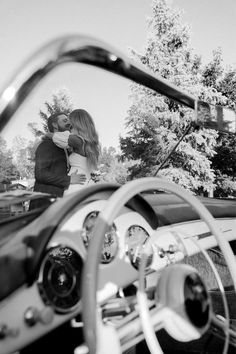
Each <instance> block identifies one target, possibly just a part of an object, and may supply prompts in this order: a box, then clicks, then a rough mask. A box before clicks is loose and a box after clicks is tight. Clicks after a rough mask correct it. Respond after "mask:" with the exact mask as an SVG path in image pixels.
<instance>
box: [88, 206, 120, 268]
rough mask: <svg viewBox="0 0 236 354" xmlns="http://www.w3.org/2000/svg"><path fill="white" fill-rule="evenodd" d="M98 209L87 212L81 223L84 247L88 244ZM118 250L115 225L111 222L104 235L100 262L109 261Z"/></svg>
mask: <svg viewBox="0 0 236 354" xmlns="http://www.w3.org/2000/svg"><path fill="white" fill-rule="evenodd" d="M98 214H99V211H93V212H91V213H90V214H88V215H87V216H86V218H85V220H84V223H83V229H82V238H83V242H84V245H85V247H86V248H87V247H88V246H89V242H90V240H91V237H92V235H93V229H94V225H95V223H96V220H97V217H98ZM117 251H118V237H117V232H116V226H115V224H114V223H113V224H112V226H111V227H110V228H109V230H108V231H107V232H106V233H105V235H104V242H103V247H102V254H101V263H110V262H111V261H112V260H113V259H114V258H115V256H116V254H117Z"/></svg>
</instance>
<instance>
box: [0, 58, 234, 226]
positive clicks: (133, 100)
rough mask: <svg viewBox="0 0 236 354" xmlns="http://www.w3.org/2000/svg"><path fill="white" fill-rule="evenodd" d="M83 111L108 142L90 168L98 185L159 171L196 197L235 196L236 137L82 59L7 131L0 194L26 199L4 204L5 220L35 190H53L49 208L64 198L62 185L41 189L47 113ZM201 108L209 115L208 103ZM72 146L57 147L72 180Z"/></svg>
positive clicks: (45, 85) (41, 91)
mask: <svg viewBox="0 0 236 354" xmlns="http://www.w3.org/2000/svg"><path fill="white" fill-rule="evenodd" d="M72 78H73V79H72ZM98 88H99V89H98ZM108 103H109V104H108ZM111 104H112V107H113V109H111ZM78 109H79V110H80V109H81V110H84V111H86V112H87V113H88V114H89V115H90V117H92V120H93V122H94V128H95V130H96V132H97V136H98V141H99V143H100V146H101V151H100V153H99V154H100V155H99V159H98V163H97V165H96V167H94V168H91V169H90V170H89V172H90V173H91V174H92V179H93V182H94V183H102V182H117V183H119V184H124V183H126V181H128V180H131V179H135V178H140V177H144V176H154V175H155V176H164V177H165V178H167V179H169V180H171V181H173V182H175V183H178V184H180V185H181V186H183V187H184V188H187V189H188V190H190V191H191V192H192V193H194V194H197V195H204V196H211V197H213V196H215V197H231V198H232V197H234V196H235V188H234V187H235V182H234V176H235V163H234V162H235V135H233V134H228V133H226V132H219V131H217V130H215V129H208V127H201V126H199V125H198V124H193V122H194V121H196V113H195V112H194V110H193V109H191V108H188V107H186V106H184V105H180V104H179V103H177V102H176V101H175V100H172V99H169V98H167V97H166V96H165V95H160V94H159V93H155V92H154V91H153V90H150V89H147V88H145V87H143V86H141V85H137V84H135V83H133V82H132V81H130V80H127V79H126V78H122V77H120V76H117V75H114V74H111V73H109V72H106V71H104V70H101V69H99V68H95V67H91V66H87V65H83V64H79V65H78V64H68V65H64V66H62V67H60V68H58V69H56V70H55V71H53V72H52V73H50V74H49V75H48V76H46V77H45V78H44V79H43V80H42V81H41V83H40V85H39V86H38V87H36V88H35V89H34V90H33V91H32V92H30V94H29V95H28V97H27V100H26V101H25V102H24V104H23V105H22V106H21V107H20V109H18V110H17V111H16V112H15V114H14V115H13V116H12V118H11V119H10V121H9V122H8V124H7V125H6V126H5V128H4V129H3V131H2V132H1V140H0V143H1V181H0V187H1V193H4V194H2V196H4V195H5V193H6V192H8V198H7V199H8V200H9V193H10V194H11V195H12V196H13V197H14V198H15V197H16V196H17V197H18V198H20V201H19V202H17V200H16V201H15V202H14V204H13V203H11V204H12V205H10V206H9V205H5V204H7V203H5V202H4V203H2V205H1V206H0V208H1V219H4V218H5V217H6V216H8V217H9V216H15V215H19V214H21V213H24V212H27V211H29V209H30V208H29V205H30V202H29V199H31V198H32V196H31V195H30V192H32V191H36V192H43V193H46V194H47V195H48V196H47V197H45V196H44V198H45V199H48V198H49V197H50V198H51V197H53V199H50V202H48V204H47V205H49V204H50V203H51V202H52V201H55V200H56V199H57V197H61V196H62V195H63V193H62V194H61V195H57V193H56V192H57V190H55V189H50V188H49V189H42V190H40V189H38V190H37V188H36V189H35V188H34V186H35V158H36V151H37V148H38V147H39V145H41V144H42V142H44V143H45V140H49V139H50V140H51V141H52V137H51V136H50V137H49V136H47V135H46V133H47V132H49V128H48V125H47V122H48V117H50V116H51V115H52V114H53V113H55V112H59V113H62V114H65V117H66V118H68V119H70V117H71V115H70V114H71V112H73V111H76V110H78ZM200 111H201V117H202V107H201V110H200ZM199 117H200V114H199ZM208 118H209V115H208ZM205 121H206V120H205ZM67 123H68V122H67ZM61 124H62V128H61V130H65V129H64V127H63V124H64V123H63V122H62V123H61ZM71 124H72V123H71V122H70V126H68V127H67V130H68V131H70V134H71V135H80V134H79V133H78V131H76V128H75V127H74V128H73V127H72V126H71ZM211 128H212V127H211ZM88 129H90V128H88ZM56 130H58V129H56ZM59 130H60V129H59ZM81 134H83V133H81ZM59 135H60V134H59ZM60 139H62V138H60ZM84 139H85V138H83V137H82V139H81V141H83V143H82V145H83V144H84ZM56 143H57V142H56V141H54V145H55V144H56ZM67 143H68V141H67ZM85 144H86V143H85ZM67 147H68V149H67V151H66V153H65V149H63V146H60V147H57V149H61V152H62V154H63V155H64V158H65V161H66V163H67V172H66V175H67V176H66V178H68V174H69V175H70V174H71V172H70V166H68V162H69V163H70V155H71V154H72V153H73V152H76V151H77V150H76V147H71V146H69V145H68V146H67ZM64 148H65V146H64ZM50 149H51V148H50V146H47V148H46V150H45V152H44V158H46V157H48V158H46V163H48V160H50V156H51V150H50ZM79 152H80V153H81V150H80V151H79ZM81 154H82V155H85V153H84V154H83V152H82V153H81ZM72 155H73V154H72ZM232 159H233V160H232ZM49 162H50V161H49ZM72 163H73V162H72ZM75 163H76V161H75ZM44 167H45V168H46V169H47V168H48V166H43V168H44ZM49 169H50V166H49ZM85 173H87V172H86V171H85ZM41 177H42V176H41ZM43 177H44V176H43ZM61 177H63V178H64V177H65V176H61ZM70 178H71V176H70V177H69V179H70ZM40 183H41V181H40ZM53 183H54V182H50V181H49V182H48V184H49V185H50V184H53ZM67 188H68V185H67V186H62V189H64V190H66V189H67ZM55 191H56V192H55ZM34 198H36V197H35V196H34V197H33V199H34ZM37 198H38V196H37ZM48 200H49V199H48ZM5 201H6V198H5ZM3 204H4V205H3Z"/></svg>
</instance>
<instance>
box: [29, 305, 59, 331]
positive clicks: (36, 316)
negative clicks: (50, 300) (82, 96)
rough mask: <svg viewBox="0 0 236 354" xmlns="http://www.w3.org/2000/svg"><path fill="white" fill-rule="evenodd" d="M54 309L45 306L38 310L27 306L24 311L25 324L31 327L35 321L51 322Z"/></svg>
mask: <svg viewBox="0 0 236 354" xmlns="http://www.w3.org/2000/svg"><path fill="white" fill-rule="evenodd" d="M53 316H54V311H53V309H52V308H51V307H49V306H47V307H45V308H44V309H43V310H41V311H39V310H38V309H37V308H36V307H32V306H31V307H28V308H27V310H26V311H25V313H24V321H25V323H26V324H27V326H29V327H32V326H34V325H35V324H36V323H37V322H41V323H42V324H48V323H51V322H52V320H53Z"/></svg>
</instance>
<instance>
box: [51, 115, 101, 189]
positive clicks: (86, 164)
mask: <svg viewBox="0 0 236 354" xmlns="http://www.w3.org/2000/svg"><path fill="white" fill-rule="evenodd" d="M69 119H70V122H71V126H72V129H71V132H69V131H65V132H55V133H54V134H53V135H52V140H53V142H54V143H55V144H56V145H57V146H59V147H61V148H64V149H65V148H68V147H71V148H72V153H71V154H70V155H69V157H68V160H69V164H70V170H69V173H68V174H69V175H71V174H72V173H73V172H77V173H80V174H85V176H86V181H85V184H84V185H89V184H92V183H94V182H93V181H92V179H91V172H92V171H93V170H96V169H97V165H98V159H99V155H100V143H99V139H98V134H97V131H96V128H95V125H94V122H93V119H92V117H91V116H90V114H89V113H88V112H87V111H86V110H84V109H75V110H73V111H72V112H71V113H70V115H69ZM82 187H83V185H75V184H70V185H69V188H68V189H67V190H66V191H65V192H64V195H66V194H68V193H72V192H74V191H76V190H78V189H81V188H82Z"/></svg>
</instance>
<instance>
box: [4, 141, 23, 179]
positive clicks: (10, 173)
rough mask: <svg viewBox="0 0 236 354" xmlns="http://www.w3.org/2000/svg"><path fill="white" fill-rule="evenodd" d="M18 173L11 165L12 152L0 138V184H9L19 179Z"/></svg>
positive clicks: (14, 166)
mask: <svg viewBox="0 0 236 354" xmlns="http://www.w3.org/2000/svg"><path fill="white" fill-rule="evenodd" d="M19 176H20V175H19V171H18V169H17V167H16V165H15V164H14V163H13V158H12V152H11V150H9V149H8V148H7V143H6V141H5V140H4V139H3V138H2V137H0V183H9V182H10V181H12V180H14V179H17V178H19Z"/></svg>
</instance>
